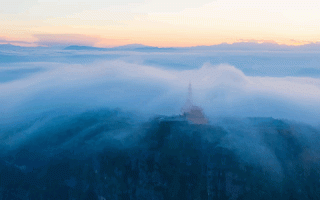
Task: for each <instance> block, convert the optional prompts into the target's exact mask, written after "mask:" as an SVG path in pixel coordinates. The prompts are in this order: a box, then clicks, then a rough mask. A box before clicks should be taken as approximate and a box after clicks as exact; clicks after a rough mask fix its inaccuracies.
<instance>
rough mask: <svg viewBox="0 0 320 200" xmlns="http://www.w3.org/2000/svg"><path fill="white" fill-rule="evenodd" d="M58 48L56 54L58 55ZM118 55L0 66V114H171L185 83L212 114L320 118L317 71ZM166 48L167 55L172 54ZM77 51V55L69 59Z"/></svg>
mask: <svg viewBox="0 0 320 200" xmlns="http://www.w3.org/2000/svg"><path fill="white" fill-rule="evenodd" d="M88 53H89V52H87V54H88ZM61 54H62V53H61V52H59V53H56V55H57V57H59V55H61ZM66 54H70V52H67V53H66ZM82 54H83V52H82ZM119 54H121V55H122V56H123V55H125V56H124V57H120V58H119V57H114V58H113V59H95V60H93V61H92V62H76V61H74V62H72V60H71V61H70V62H43V61H42V62H21V63H12V64H10V63H9V64H6V65H4V66H2V67H1V68H0V70H1V73H2V74H9V72H10V75H11V76H12V77H13V78H12V80H7V81H2V82H1V83H0V101H1V102H0V112H1V113H2V115H1V120H2V121H3V120H6V121H7V122H8V121H10V120H14V119H18V118H19V117H21V119H23V118H24V117H25V116H31V115H35V114H36V113H41V112H47V111H52V110H56V111H57V112H60V111H61V112H66V111H70V112H77V111H84V110H88V109H92V108H98V107H104V108H120V109H123V110H126V111H132V112H137V113H140V114H142V115H144V116H153V115H157V114H164V115H177V114H180V109H181V107H182V106H183V104H184V102H185V100H186V97H187V88H188V85H189V83H191V84H192V88H193V97H194V102H195V104H197V105H199V106H201V107H202V108H203V109H204V113H205V114H206V115H207V116H208V118H209V119H211V121H214V120H215V118H219V117H273V118H279V119H289V120H296V121H301V122H305V123H310V124H313V125H318V124H319V122H320V119H319V108H320V103H319V102H320V101H319V100H320V79H318V78H312V77H301V76H300V77H297V76H296V77H294V76H280V77H277V76H274V77H272V76H250V75H246V74H245V73H244V72H243V71H242V70H240V69H239V68H238V67H237V66H233V65H230V64H228V63H222V64H211V63H210V62H204V63H202V64H201V65H200V67H193V68H191V69H190V68H185V69H184V68H181V67H177V68H174V66H170V67H158V66H156V65H148V64H145V62H143V56H144V55H145V54H146V53H142V54H139V53H136V52H131V53H128V52H125V53H119ZM135 54H136V56H135ZM168 54H169V55H168V57H170V59H172V56H173V55H174V54H175V53H171V54H170V52H169V53H168ZM77 56H79V55H78V54H77ZM162 57H164V55H162ZM178 57H179V55H178ZM80 58H81V54H80V56H79V59H78V58H76V60H80ZM134 58H136V60H134ZM178 61H179V59H178V60H177V62H178ZM286 67H287V66H286ZM21 71H22V72H21ZM15 74H16V78H14V76H15ZM21 74H22V75H21ZM4 76H5V75H4ZM58 110H59V111H58Z"/></svg>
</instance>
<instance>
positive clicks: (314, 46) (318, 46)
mask: <svg viewBox="0 0 320 200" xmlns="http://www.w3.org/2000/svg"><path fill="white" fill-rule="evenodd" d="M64 50H99V51H172V50H220V51H225V50H240V51H250V50H260V51H320V43H310V44H305V45H301V46H288V45H283V44H282V45H280V44H276V43H255V42H238V43H233V44H227V43H222V44H218V45H210V46H194V47H166V48H163V47H154V46H145V45H141V44H129V45H124V46H119V47H113V48H99V47H92V46H78V45H72V46H68V47H66V48H64Z"/></svg>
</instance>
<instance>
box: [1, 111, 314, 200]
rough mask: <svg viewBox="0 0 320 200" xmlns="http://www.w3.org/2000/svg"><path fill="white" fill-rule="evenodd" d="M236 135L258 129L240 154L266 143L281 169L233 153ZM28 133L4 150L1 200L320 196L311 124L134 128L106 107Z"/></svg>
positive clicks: (165, 120)
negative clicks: (254, 137)
mask: <svg viewBox="0 0 320 200" xmlns="http://www.w3.org/2000/svg"><path fill="white" fill-rule="evenodd" d="M36 123H37V120H35V121H33V122H32V123H29V124H27V125H24V126H21V127H16V128H15V129H10V130H9V129H2V130H3V131H5V132H3V133H2V135H1V138H0V139H1V141H2V142H4V143H8V141H9V139H8V138H9V137H10V136H9V135H17V134H19V133H20V132H21V131H22V130H21V129H28V128H30V127H32V126H33V125H34V124H36ZM228 127H229V128H228ZM237 127H239V128H237ZM240 127H241V128H240ZM237 129H239V130H240V129H246V131H251V129H252V130H254V131H255V132H254V134H258V135H259V137H260V138H261V140H259V141H260V142H259V143H257V142H256V141H254V140H250V139H248V140H243V141H245V143H247V144H248V145H247V146H243V147H241V148H247V147H249V146H250V145H262V146H263V147H264V148H266V149H267V150H268V151H269V152H272V155H273V156H274V157H275V160H276V161H277V163H278V164H279V166H280V170H279V169H278V168H276V167H274V168H273V167H269V166H273V165H271V164H270V165H266V166H264V165H262V164H261V163H263V162H259V161H258V160H257V161H255V160H253V161H248V160H247V159H245V158H246V156H247V155H242V154H241V153H239V152H241V151H238V150H239V149H238V150H237V148H232V145H230V141H231V140H230V137H232V135H233V134H234V130H237ZM32 130H34V134H33V135H32V136H29V137H30V138H28V139H26V140H25V141H24V142H23V143H22V144H21V145H19V146H17V147H15V148H11V149H8V147H7V146H3V147H2V149H3V152H5V153H2V154H1V162H0V199H1V200H13V199H36V200H41V199H52V200H57V199H70V200H71V199H81V200H82V199H83V200H84V199H93V200H95V199H99V200H104V199H112V200H122V199H123V200H127V199H132V200H133V199H137V200H143V199H145V200H150V199H154V200H157V199H159V200H160V199H165V200H170V199H172V200H177V199H183V200H188V199H190V200H191V199H192V200H194V199H197V200H200V199H204V200H205V199H266V200H267V199H268V200H269V199H284V200H285V199H288V200H289V199H290V200H291V199H299V200H301V199H320V181H319V180H320V171H319V170H320V168H319V162H318V158H317V157H316V155H317V154H316V153H317V149H315V147H314V146H317V138H318V134H319V131H318V130H316V129H315V128H313V127H311V126H308V125H303V124H296V123H293V122H287V121H284V120H276V119H272V118H250V119H245V120H243V121H241V120H240V121H237V120H235V121H232V120H231V119H226V120H225V121H224V123H221V126H220V125H193V124H190V123H188V122H187V121H184V120H180V119H179V118H178V117H176V118H175V117H171V118H170V117H156V118H154V119H152V120H150V121H148V122H144V123H140V124H139V125H136V122H135V121H134V120H133V119H132V116H130V115H126V114H123V113H121V112H120V111H109V110H103V111H92V112H86V113H83V114H80V115H76V116H64V117H55V118H51V119H49V120H47V121H45V123H43V125H42V126H39V127H38V128H33V129H32ZM305 135H309V136H308V138H309V139H310V138H311V140H308V138H307V137H305ZM313 137H314V140H312V138H313ZM306 138H307V139H306ZM243 141H242V142H243ZM236 142H237V141H236ZM239 142H240V140H239ZM251 143H253V144H251ZM314 143H315V144H314ZM5 148H7V149H5ZM238 148H239V147H238ZM246 151H248V152H250V151H254V149H246ZM254 153H257V154H261V152H254ZM248 156H249V155H248ZM261 157H262V158H263V155H260V158H261Z"/></svg>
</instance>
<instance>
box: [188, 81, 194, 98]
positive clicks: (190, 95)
mask: <svg viewBox="0 0 320 200" xmlns="http://www.w3.org/2000/svg"><path fill="white" fill-rule="evenodd" d="M188 101H189V102H190V103H193V101H192V85H191V82H190V83H189V88H188Z"/></svg>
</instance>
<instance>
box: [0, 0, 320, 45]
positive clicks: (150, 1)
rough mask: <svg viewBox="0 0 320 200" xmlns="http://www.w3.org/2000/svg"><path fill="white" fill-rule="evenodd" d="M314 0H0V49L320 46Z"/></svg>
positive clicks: (317, 8)
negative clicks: (11, 46) (5, 45)
mask: <svg viewBox="0 0 320 200" xmlns="http://www.w3.org/2000/svg"><path fill="white" fill-rule="evenodd" d="M319 12H320V2H319V1H316V0H305V1H301V0H290V1H289V0H269V1H260V0H245V1H238V0H215V1H212V0H197V1H193V0H184V1H178V0H175V1H172V0H161V1H160V0H104V1H102V0H91V1H84V0H78V1H76V0H64V1H62V0H28V1H26V0H12V1H7V0H0V27H1V29H0V43H10V44H14V45H21V46H39V45H40V46H52V45H74V44H76V45H88V46H97V47H113V46H121V45H126V44H144V45H149V46H158V47H187V46H199V45H215V44H221V43H235V42H257V43H261V42H271V43H278V44H286V45H303V44H308V43H318V42H320V26H319V24H320V15H319Z"/></svg>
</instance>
